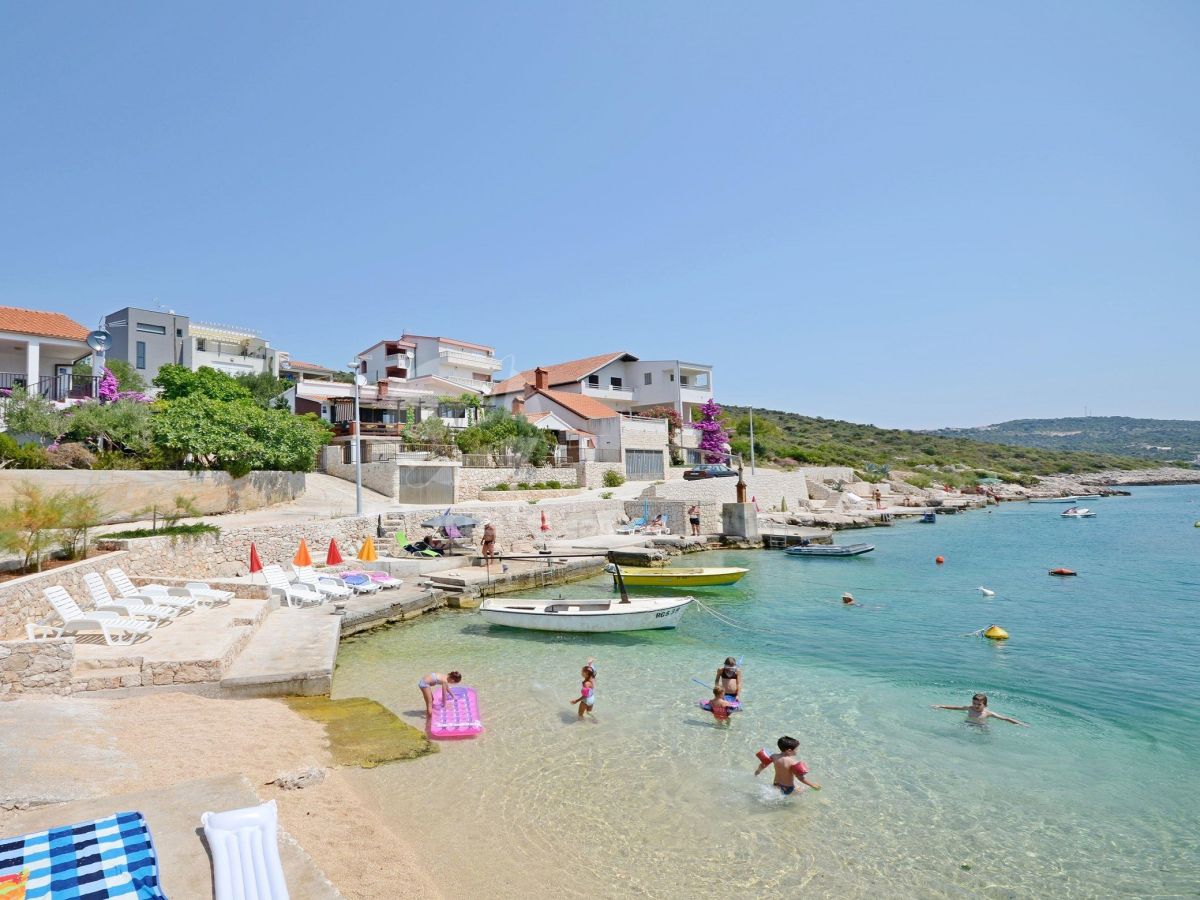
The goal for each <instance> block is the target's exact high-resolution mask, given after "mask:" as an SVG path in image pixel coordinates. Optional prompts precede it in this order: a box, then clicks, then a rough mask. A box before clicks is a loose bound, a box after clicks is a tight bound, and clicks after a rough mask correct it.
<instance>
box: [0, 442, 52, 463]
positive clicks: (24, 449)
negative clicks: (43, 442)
mask: <svg viewBox="0 0 1200 900" xmlns="http://www.w3.org/2000/svg"><path fill="white" fill-rule="evenodd" d="M49 464H50V461H49V459H47V458H46V451H45V450H43V449H42V448H41V447H39V446H38V445H37V444H18V443H17V442H16V441H14V440H13V439H12V438H10V437H9V436H8V435H7V434H0V469H44V468H46V466H48V465H49Z"/></svg>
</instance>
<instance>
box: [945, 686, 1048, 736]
mask: <svg viewBox="0 0 1200 900" xmlns="http://www.w3.org/2000/svg"><path fill="white" fill-rule="evenodd" d="M987 703H988V698H987V694H976V695H975V696H974V697H972V698H971V705H970V706H941V705H934V706H933V707H932V708H933V709H956V710H965V711H966V713H967V721H968V722H970V723H971V724H972V725H983V724H986V722H987V720H988V719H999V720H1000V721H1001V722H1008V723H1009V724H1011V725H1020V726H1021V727H1022V728H1028V727H1029V723H1028V722H1021V721H1018V720H1017V719H1011V718H1009V717H1008V716H1002V715H1000V713H996V712H992V711H991V710H990V709H988V705H987Z"/></svg>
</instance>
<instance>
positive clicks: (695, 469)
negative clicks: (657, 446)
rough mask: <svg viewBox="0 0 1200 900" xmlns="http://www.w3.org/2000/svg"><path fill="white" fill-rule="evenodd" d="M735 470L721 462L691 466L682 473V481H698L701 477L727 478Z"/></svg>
mask: <svg viewBox="0 0 1200 900" xmlns="http://www.w3.org/2000/svg"><path fill="white" fill-rule="evenodd" d="M736 474H737V470H736V469H731V468H729V466H727V465H724V464H722V463H708V464H705V465H702V466H692V467H691V468H690V469H687V470H686V471H684V473H683V480H684V481H698V480H699V479H701V478H728V477H730V476H731V475H736Z"/></svg>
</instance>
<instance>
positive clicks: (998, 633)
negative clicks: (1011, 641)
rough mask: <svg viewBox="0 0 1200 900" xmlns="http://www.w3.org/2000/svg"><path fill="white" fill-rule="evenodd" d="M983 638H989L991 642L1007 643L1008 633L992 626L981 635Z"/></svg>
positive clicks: (996, 626)
mask: <svg viewBox="0 0 1200 900" xmlns="http://www.w3.org/2000/svg"><path fill="white" fill-rule="evenodd" d="M983 636H984V637H985V638H991V639H992V640H993V641H1007V640H1008V632H1007V631H1005V630H1004V629H1003V628H1001V627H1000V626H999V625H993V626H991V627H990V628H988V630H987V631H985V632H984V633H983Z"/></svg>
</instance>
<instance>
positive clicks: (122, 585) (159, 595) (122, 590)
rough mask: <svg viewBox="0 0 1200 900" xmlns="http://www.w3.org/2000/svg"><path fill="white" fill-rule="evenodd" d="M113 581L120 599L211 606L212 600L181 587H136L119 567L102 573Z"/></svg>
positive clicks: (152, 585)
mask: <svg viewBox="0 0 1200 900" xmlns="http://www.w3.org/2000/svg"><path fill="white" fill-rule="evenodd" d="M104 574H105V575H107V576H108V580H109V581H111V582H112V583H113V587H115V588H116V589H117V593H118V594H120V595H121V597H120V599H122V600H133V601H135V602H140V603H158V604H162V605H166V606H181V607H187V608H189V609H195V608H197V607H200V606H212V605H213V603H212V601H209V600H205V599H203V598H201V597H197V596H195V595H193V594H192V592H191V591H188V590H185V589H183V588H181V587H167V586H166V585H165V584H146V585H142V586H141V587H138V586H137V585H135V584H134V583H133V582H132V581H130V580H129V576H128V575H126V574H125V573H124V572H123V571H122V570H120V569H109V570H108V571H106V572H105V573H104Z"/></svg>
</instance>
